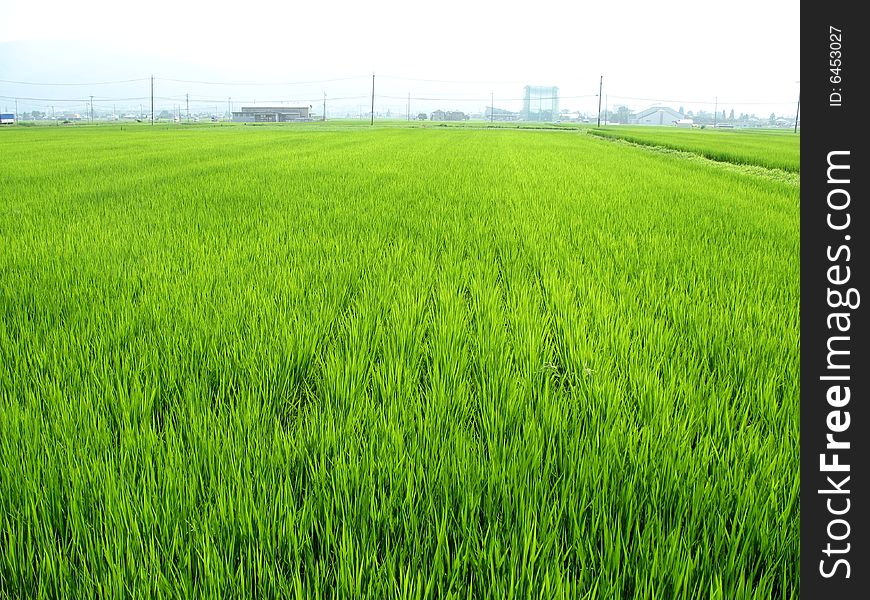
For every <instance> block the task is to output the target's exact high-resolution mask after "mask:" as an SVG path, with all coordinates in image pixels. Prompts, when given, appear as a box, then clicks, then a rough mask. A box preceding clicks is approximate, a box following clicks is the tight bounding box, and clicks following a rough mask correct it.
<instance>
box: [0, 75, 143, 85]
mask: <svg viewBox="0 0 870 600" xmlns="http://www.w3.org/2000/svg"><path fill="white" fill-rule="evenodd" d="M137 81H148V78H147V77H142V78H139V79H119V80H117V81H91V82H87V83H38V82H35V81H12V80H9V79H0V83H12V84H15V85H70V86H77V85H78V86H86V85H115V84H118V83H134V82H137Z"/></svg>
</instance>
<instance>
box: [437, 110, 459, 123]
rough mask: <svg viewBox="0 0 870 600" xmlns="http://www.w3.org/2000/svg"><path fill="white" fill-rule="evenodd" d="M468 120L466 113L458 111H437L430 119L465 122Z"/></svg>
mask: <svg viewBox="0 0 870 600" xmlns="http://www.w3.org/2000/svg"><path fill="white" fill-rule="evenodd" d="M466 118H467V117H466V116H465V113H464V112H462V111H458V110H448V111H443V110H436V111H435V112H433V113H432V115H431V117H430V119H431V120H433V121H464V120H465V119H466Z"/></svg>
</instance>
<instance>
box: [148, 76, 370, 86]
mask: <svg viewBox="0 0 870 600" xmlns="http://www.w3.org/2000/svg"><path fill="white" fill-rule="evenodd" d="M365 77H368V75H355V76H353V77H338V78H335V79H312V80H311V81H269V82H256V81H247V82H230V81H194V80H191V79H171V78H168V77H159V78H158V79H159V80H160V81H173V82H175V83H193V84H199V85H227V86H247V85H306V84H314V83H332V82H335V81H350V80H352V79H363V78H365Z"/></svg>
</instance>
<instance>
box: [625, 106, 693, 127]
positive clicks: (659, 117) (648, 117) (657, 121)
mask: <svg viewBox="0 0 870 600" xmlns="http://www.w3.org/2000/svg"><path fill="white" fill-rule="evenodd" d="M683 118H684V117H683V115H682V114H680V113H679V112H677V111H675V110H674V109H672V108H668V107H667V106H652V107H650V108H648V109H646V110H643V111H641V112H639V113H637V116H635V120H634V122H635V123H636V124H638V125H673V124H674V122H676V121H681V120H683Z"/></svg>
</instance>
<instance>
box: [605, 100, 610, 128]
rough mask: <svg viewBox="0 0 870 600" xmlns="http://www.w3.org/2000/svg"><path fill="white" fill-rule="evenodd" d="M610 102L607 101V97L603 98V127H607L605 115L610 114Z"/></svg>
mask: <svg viewBox="0 0 870 600" xmlns="http://www.w3.org/2000/svg"><path fill="white" fill-rule="evenodd" d="M609 109H610V101H609V100H608V99H607V95H606V94H605V96H604V126H605V127H607V113H608V112H610V110H609Z"/></svg>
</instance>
